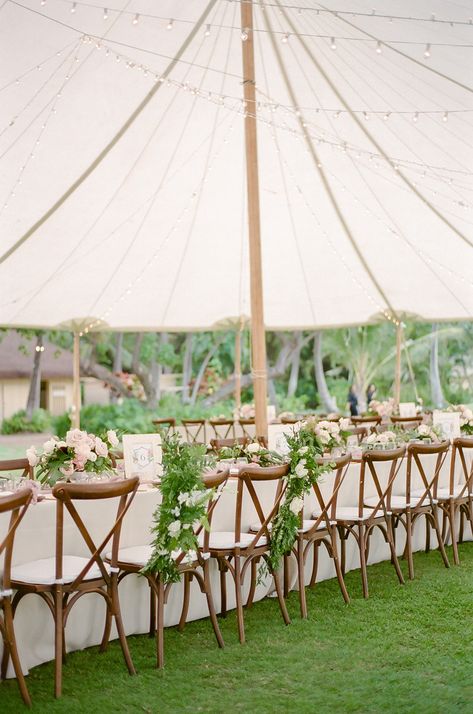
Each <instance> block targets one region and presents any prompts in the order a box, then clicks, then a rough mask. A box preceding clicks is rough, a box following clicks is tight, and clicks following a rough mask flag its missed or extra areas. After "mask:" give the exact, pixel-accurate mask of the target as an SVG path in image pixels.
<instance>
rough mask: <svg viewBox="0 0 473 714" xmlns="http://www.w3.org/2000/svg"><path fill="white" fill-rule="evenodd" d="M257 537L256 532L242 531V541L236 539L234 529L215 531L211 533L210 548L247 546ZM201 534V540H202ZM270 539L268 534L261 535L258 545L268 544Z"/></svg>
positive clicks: (221, 548)
mask: <svg viewBox="0 0 473 714" xmlns="http://www.w3.org/2000/svg"><path fill="white" fill-rule="evenodd" d="M254 538H255V534H254V533H241V535H240V542H239V543H237V542H236V541H235V533H234V532H233V531H213V532H212V533H211V534H210V539H209V548H210V550H228V549H231V548H237V547H240V548H247V547H248V546H249V545H250V543H252V542H253V540H254ZM202 539H203V536H202V534H201V537H200V540H201V542H202ZM267 542H268V539H267V538H266V536H260V538H259V540H258V543H257V546H261V545H267Z"/></svg>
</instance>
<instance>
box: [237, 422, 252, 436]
mask: <svg viewBox="0 0 473 714" xmlns="http://www.w3.org/2000/svg"><path fill="white" fill-rule="evenodd" d="M238 424H239V425H240V429H241V431H242V434H243V436H247V437H248V439H254V438H255V436H256V424H255V420H254V419H238Z"/></svg>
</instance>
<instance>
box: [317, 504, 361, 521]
mask: <svg viewBox="0 0 473 714" xmlns="http://www.w3.org/2000/svg"><path fill="white" fill-rule="evenodd" d="M320 513H321V511H314V512H313V514H312V518H318V517H319V516H320ZM371 515H372V511H371V510H370V509H369V508H363V510H362V515H361V517H360V515H359V514H358V508H357V507H356V506H355V507H350V506H337V510H336V512H335V518H334V519H333V520H334V521H365V520H367V519H368V518H369V517H370V516H371Z"/></svg>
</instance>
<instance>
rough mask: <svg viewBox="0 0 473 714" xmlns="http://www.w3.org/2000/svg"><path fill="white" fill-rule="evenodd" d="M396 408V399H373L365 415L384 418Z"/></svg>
mask: <svg viewBox="0 0 473 714" xmlns="http://www.w3.org/2000/svg"><path fill="white" fill-rule="evenodd" d="M394 408H395V403H394V399H393V398H392V397H391V398H390V399H386V400H385V401H384V402H379V401H378V400H377V399H372V400H371V402H370V403H369V404H368V410H367V411H366V412H364V413H363V416H379V417H381V418H382V419H384V418H387V417H390V416H391V414H393V412H394Z"/></svg>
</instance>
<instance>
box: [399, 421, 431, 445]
mask: <svg viewBox="0 0 473 714" xmlns="http://www.w3.org/2000/svg"><path fill="white" fill-rule="evenodd" d="M396 433H397V434H398V437H399V438H402V437H403V436H404V441H425V442H427V443H431V444H438V443H439V442H440V441H442V432H441V430H440V428H439V427H436V426H429V425H428V424H419V426H417V427H415V428H414V429H408V430H407V431H403V430H399V431H397V432H396Z"/></svg>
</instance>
